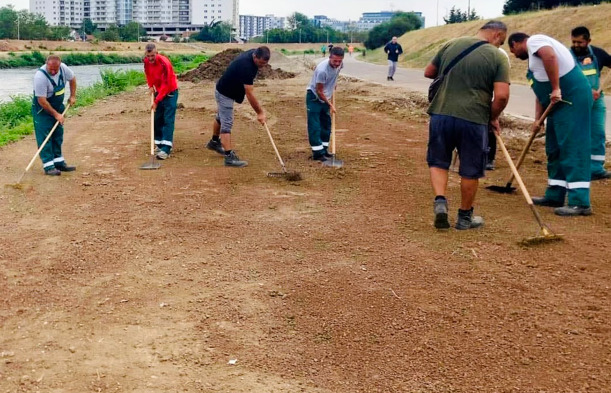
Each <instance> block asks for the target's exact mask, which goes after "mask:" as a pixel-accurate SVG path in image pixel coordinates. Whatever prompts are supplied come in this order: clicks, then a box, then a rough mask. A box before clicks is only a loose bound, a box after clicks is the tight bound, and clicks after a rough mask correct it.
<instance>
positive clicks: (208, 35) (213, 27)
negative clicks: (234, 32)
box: [194, 21, 231, 42]
mask: <svg viewBox="0 0 611 393" xmlns="http://www.w3.org/2000/svg"><path fill="white" fill-rule="evenodd" d="M230 37H231V24H230V23H228V22H221V21H216V22H210V23H209V24H207V25H205V26H204V27H203V28H202V29H201V30H200V32H199V33H198V34H197V35H196V36H195V37H194V39H196V40H198V41H203V42H228V41H229V39H230Z"/></svg>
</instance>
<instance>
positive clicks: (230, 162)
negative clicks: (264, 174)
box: [225, 150, 248, 168]
mask: <svg viewBox="0 0 611 393" xmlns="http://www.w3.org/2000/svg"><path fill="white" fill-rule="evenodd" d="M246 165H248V162H246V161H241V160H240V157H238V155H237V154H235V152H234V151H233V150H231V152H230V153H229V154H225V166H235V167H238V168H241V167H243V166H246Z"/></svg>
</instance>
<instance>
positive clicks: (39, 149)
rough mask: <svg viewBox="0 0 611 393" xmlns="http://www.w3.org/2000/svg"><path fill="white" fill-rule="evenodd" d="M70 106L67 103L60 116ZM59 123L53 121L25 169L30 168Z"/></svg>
mask: <svg viewBox="0 0 611 393" xmlns="http://www.w3.org/2000/svg"><path fill="white" fill-rule="evenodd" d="M69 108H70V104H68V105H67V106H66V109H64V112H63V113H62V116H64V115H65V114H66V112H68V109H69ZM58 125H59V121H56V122H55V125H54V126H53V128H51V131H50V132H49V135H47V137H46V138H45V140H44V141H42V143H41V144H40V147H39V148H38V151H37V152H36V154H34V157H32V160H31V161H30V163H29V164H28V166H27V167H26V168H25V171H26V172H27V171H29V170H30V168H31V167H32V165H34V161H36V157H38V155H39V154H40V152H41V151H42V149H44V147H45V145H46V144H47V142H49V139H51V135H53V133H54V132H55V129H56V128H57V126H58Z"/></svg>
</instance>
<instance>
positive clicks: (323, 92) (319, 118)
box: [306, 46, 344, 161]
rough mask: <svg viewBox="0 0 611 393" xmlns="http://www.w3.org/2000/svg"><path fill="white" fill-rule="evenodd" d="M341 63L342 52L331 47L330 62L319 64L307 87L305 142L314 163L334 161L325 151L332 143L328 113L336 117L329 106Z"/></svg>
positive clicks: (331, 105)
mask: <svg viewBox="0 0 611 393" xmlns="http://www.w3.org/2000/svg"><path fill="white" fill-rule="evenodd" d="M343 60H344V50H343V49H342V48H340V47H339V46H336V47H333V48H332V49H331V52H330V55H329V58H328V59H327V60H323V61H321V62H320V63H319V64H318V66H317V67H316V69H315V70H314V75H312V79H311V80H310V83H309V84H308V87H307V93H306V109H307V112H308V140H309V142H310V148H311V149H312V159H313V160H317V161H326V160H327V159H329V158H333V157H332V156H331V155H330V154H329V151H328V148H329V140H330V139H331V113H335V107H334V106H333V104H332V103H331V102H332V97H333V94H334V93H335V87H336V85H337V77H338V76H339V72H340V70H341V69H342V67H343V64H342V63H343Z"/></svg>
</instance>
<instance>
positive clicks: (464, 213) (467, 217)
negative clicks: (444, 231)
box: [455, 208, 484, 230]
mask: <svg viewBox="0 0 611 393" xmlns="http://www.w3.org/2000/svg"><path fill="white" fill-rule="evenodd" d="M482 225H484V219H483V218H482V217H480V216H474V215H473V208H471V209H470V210H461V209H458V219H457V220H456V226H455V228H456V229H459V230H464V229H475V228H479V227H481V226H482Z"/></svg>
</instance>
